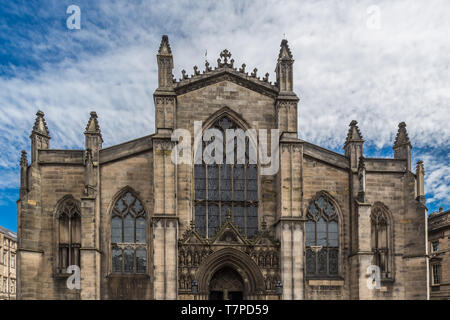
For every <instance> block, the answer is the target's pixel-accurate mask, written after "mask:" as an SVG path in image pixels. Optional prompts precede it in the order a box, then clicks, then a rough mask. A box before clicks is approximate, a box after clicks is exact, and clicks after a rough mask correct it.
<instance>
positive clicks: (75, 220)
mask: <svg viewBox="0 0 450 320" xmlns="http://www.w3.org/2000/svg"><path fill="white" fill-rule="evenodd" d="M80 248H81V214H80V207H79V205H78V203H77V201H76V200H75V199H73V198H67V199H66V200H64V201H63V202H62V203H61V205H60V207H59V209H58V272H60V273H64V272H66V270H67V267H68V266H70V265H77V266H80V263H81V261H80Z"/></svg>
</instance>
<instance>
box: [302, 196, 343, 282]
mask: <svg viewBox="0 0 450 320" xmlns="http://www.w3.org/2000/svg"><path fill="white" fill-rule="evenodd" d="M307 218H308V221H307V222H306V225H305V235H306V237H305V238H306V239H305V246H306V275H307V277H311V278H313V277H319V278H320V277H333V276H338V274H339V219H338V215H337V213H336V208H335V207H334V206H333V204H332V203H331V202H330V201H329V200H328V199H327V198H326V197H325V196H320V197H318V198H317V199H315V200H313V201H311V203H310V204H309V207H308V212H307Z"/></svg>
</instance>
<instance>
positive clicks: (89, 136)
mask: <svg viewBox="0 0 450 320" xmlns="http://www.w3.org/2000/svg"><path fill="white" fill-rule="evenodd" d="M84 137H85V149H86V150H90V152H92V156H93V159H94V161H97V160H98V151H99V150H100V149H101V148H102V143H103V137H102V132H101V130H100V125H99V124H98V118H97V113H96V112H95V111H92V112H91V116H90V118H89V120H88V123H87V125H86V130H85V131H84Z"/></svg>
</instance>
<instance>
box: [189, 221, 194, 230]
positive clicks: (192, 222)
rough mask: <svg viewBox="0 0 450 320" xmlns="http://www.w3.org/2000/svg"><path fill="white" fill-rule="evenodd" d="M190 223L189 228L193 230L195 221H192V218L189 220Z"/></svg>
mask: <svg viewBox="0 0 450 320" xmlns="http://www.w3.org/2000/svg"><path fill="white" fill-rule="evenodd" d="M190 225H191V229H192V230H194V229H195V222H194V219H192V220H191V223H190Z"/></svg>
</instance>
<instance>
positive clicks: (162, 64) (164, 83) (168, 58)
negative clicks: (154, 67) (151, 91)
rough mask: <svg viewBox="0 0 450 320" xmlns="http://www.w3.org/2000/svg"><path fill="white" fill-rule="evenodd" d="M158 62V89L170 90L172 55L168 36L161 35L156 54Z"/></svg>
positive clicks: (171, 84)
mask: <svg viewBox="0 0 450 320" xmlns="http://www.w3.org/2000/svg"><path fill="white" fill-rule="evenodd" d="M156 59H157V62H158V89H157V90H162V91H167V90H172V88H173V83H174V81H173V75H172V70H173V56H172V50H171V49H170V45H169V37H168V36H167V35H163V36H162V39H161V44H160V46H159V50H158V54H157V55H156Z"/></svg>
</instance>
